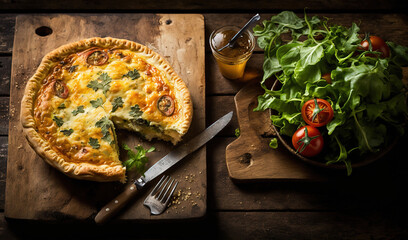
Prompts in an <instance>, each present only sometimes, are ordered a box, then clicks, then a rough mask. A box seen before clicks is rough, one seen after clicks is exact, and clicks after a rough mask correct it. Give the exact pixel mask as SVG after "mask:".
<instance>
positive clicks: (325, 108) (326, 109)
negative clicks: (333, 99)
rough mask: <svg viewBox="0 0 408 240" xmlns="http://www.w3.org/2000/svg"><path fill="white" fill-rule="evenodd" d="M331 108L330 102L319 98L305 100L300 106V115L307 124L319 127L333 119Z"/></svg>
mask: <svg viewBox="0 0 408 240" xmlns="http://www.w3.org/2000/svg"><path fill="white" fill-rule="evenodd" d="M333 115H334V114H333V108H332V107H331V105H330V103H329V102H328V101H326V100H324V99H321V98H315V99H311V100H309V101H307V102H306V103H305V104H303V107H302V117H303V120H305V122H306V123H307V124H309V125H310V126H313V127H321V126H324V125H326V124H328V123H329V122H330V121H331V120H332V119H333Z"/></svg>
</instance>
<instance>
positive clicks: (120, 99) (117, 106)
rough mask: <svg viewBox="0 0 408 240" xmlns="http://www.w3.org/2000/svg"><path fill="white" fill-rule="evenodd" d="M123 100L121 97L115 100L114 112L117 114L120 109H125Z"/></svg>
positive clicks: (113, 103)
mask: <svg viewBox="0 0 408 240" xmlns="http://www.w3.org/2000/svg"><path fill="white" fill-rule="evenodd" d="M123 103H124V102H123V100H122V98H121V97H117V98H115V99H113V102H112V112H116V110H118V108H120V107H123Z"/></svg>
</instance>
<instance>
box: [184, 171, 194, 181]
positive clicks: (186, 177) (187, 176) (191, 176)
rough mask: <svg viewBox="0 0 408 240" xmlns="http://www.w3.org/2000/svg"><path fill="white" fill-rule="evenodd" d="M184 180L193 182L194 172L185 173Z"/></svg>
mask: <svg viewBox="0 0 408 240" xmlns="http://www.w3.org/2000/svg"><path fill="white" fill-rule="evenodd" d="M184 180H185V181H186V182H190V183H191V182H194V181H195V174H192V173H190V174H187V175H186V176H184Z"/></svg>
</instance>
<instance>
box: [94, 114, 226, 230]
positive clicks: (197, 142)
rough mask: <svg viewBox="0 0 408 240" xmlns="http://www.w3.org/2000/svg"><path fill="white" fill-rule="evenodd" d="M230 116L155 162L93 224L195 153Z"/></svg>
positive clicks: (117, 209)
mask: <svg viewBox="0 0 408 240" xmlns="http://www.w3.org/2000/svg"><path fill="white" fill-rule="evenodd" d="M232 114H233V113H232V111H231V112H229V113H227V114H226V115H224V116H223V117H221V118H220V119H218V120H217V121H215V122H214V123H213V124H212V125H211V126H209V127H208V128H206V129H205V130H204V131H202V132H201V133H200V134H198V135H197V136H195V137H194V138H193V139H191V140H189V141H188V142H187V143H184V144H181V145H179V146H178V147H176V148H175V149H174V150H173V151H171V152H170V153H168V154H167V155H166V156H164V157H163V158H162V159H160V160H159V161H158V162H156V163H155V164H154V165H153V166H151V167H150V168H149V169H148V170H147V171H146V172H145V173H144V176H142V177H140V178H138V179H136V180H135V181H134V182H133V183H132V184H130V185H128V186H127V187H126V188H125V190H124V191H123V192H122V193H121V194H119V195H118V196H117V197H116V198H114V199H113V200H112V201H110V202H109V203H108V204H106V205H105V206H104V207H103V208H102V209H101V210H100V211H99V212H98V214H97V215H96V216H95V222H96V223H99V224H101V223H105V222H107V221H108V220H109V219H110V218H112V217H113V216H114V215H116V214H117V213H118V212H119V211H120V210H121V209H122V208H123V207H124V206H125V205H126V204H127V203H128V202H129V201H130V200H131V199H132V198H133V197H134V196H135V195H136V194H137V193H138V190H140V189H141V188H143V187H144V186H145V185H146V184H147V183H148V182H150V181H151V180H153V179H154V178H156V177H157V176H160V175H161V174H162V173H164V172H165V171H166V170H167V169H169V168H171V167H172V166H174V165H175V164H176V163H177V162H179V161H180V160H181V159H183V158H184V157H185V156H187V155H188V154H190V153H192V152H194V151H196V150H197V149H198V148H200V147H201V146H203V145H204V144H206V143H207V142H208V141H209V140H211V139H212V138H213V137H214V136H215V135H217V133H219V132H220V131H221V130H222V129H223V128H224V127H225V126H227V124H228V123H229V122H230V121H231V118H232Z"/></svg>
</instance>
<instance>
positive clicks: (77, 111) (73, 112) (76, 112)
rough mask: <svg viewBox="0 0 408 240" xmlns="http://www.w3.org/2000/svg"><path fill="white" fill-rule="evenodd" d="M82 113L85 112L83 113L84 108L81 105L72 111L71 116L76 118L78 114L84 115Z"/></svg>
mask: <svg viewBox="0 0 408 240" xmlns="http://www.w3.org/2000/svg"><path fill="white" fill-rule="evenodd" d="M84 112H85V111H84V106H83V105H81V106H78V107H77V109H75V110H74V111H72V115H74V116H76V115H78V114H79V113H84Z"/></svg>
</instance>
